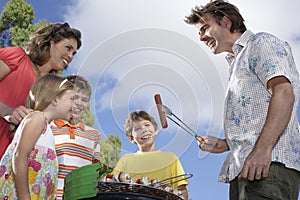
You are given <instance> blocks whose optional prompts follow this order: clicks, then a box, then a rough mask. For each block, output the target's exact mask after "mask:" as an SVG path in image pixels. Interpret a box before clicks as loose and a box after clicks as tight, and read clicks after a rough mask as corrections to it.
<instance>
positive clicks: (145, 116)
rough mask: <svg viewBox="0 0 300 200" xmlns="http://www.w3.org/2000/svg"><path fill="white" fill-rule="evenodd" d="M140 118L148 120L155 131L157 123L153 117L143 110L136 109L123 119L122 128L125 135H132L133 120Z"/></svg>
mask: <svg viewBox="0 0 300 200" xmlns="http://www.w3.org/2000/svg"><path fill="white" fill-rule="evenodd" d="M140 120H147V121H150V122H151V123H152V125H153V126H154V129H155V131H157V123H156V121H155V119H154V118H153V117H152V116H151V115H149V114H148V113H147V112H145V111H143V110H136V111H134V112H132V113H130V114H129V115H128V117H127V119H126V120H125V124H124V128H125V132H126V135H127V136H132V129H133V122H134V121H140Z"/></svg>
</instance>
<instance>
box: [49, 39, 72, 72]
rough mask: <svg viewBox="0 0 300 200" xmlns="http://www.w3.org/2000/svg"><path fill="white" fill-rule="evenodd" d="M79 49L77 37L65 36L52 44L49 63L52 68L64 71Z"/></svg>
mask: <svg viewBox="0 0 300 200" xmlns="http://www.w3.org/2000/svg"><path fill="white" fill-rule="evenodd" d="M76 51H77V41H76V39H75V38H65V39H62V40H61V41H59V42H57V43H54V42H51V46H50V59H49V61H48V63H49V64H50V65H51V66H52V69H54V70H56V71H62V70H64V69H65V67H66V66H67V65H68V64H69V63H71V62H72V60H73V56H74V55H75V54H76Z"/></svg>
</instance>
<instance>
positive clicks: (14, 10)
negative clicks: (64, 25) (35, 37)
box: [0, 0, 49, 47]
mask: <svg viewBox="0 0 300 200" xmlns="http://www.w3.org/2000/svg"><path fill="white" fill-rule="evenodd" d="M34 18H35V15H34V10H33V7H32V5H30V4H28V3H27V2H26V0H11V1H9V2H7V3H6V5H5V6H4V8H3V11H2V13H1V16H0V47H5V46H20V47H24V46H25V44H26V43H27V42H28V40H29V36H30V34H31V33H33V32H34V31H36V30H37V29H38V28H39V27H41V26H44V25H45V24H48V23H49V22H45V21H41V22H39V23H37V24H33V23H32V21H33V19H34Z"/></svg>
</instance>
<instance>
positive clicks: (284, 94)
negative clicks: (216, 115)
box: [239, 76, 295, 181]
mask: <svg viewBox="0 0 300 200" xmlns="http://www.w3.org/2000/svg"><path fill="white" fill-rule="evenodd" d="M268 88H269V91H270V93H271V94H272V98H271V101H270V104H269V109H268V114H267V118H266V121H265V124H264V127H263V129H262V132H261V134H260V136H259V138H258V140H257V142H256V145H255V147H254V149H253V150H252V152H251V153H250V154H249V156H248V157H247V158H246V160H245V163H244V166H243V169H242V171H241V174H240V176H239V177H240V178H245V179H248V180H250V181H252V180H254V179H256V180H260V179H261V178H266V177H267V176H268V173H269V167H270V164H271V161H272V149H273V147H274V146H275V144H276V143H277V141H278V139H279V138H280V136H281V134H282V133H283V131H284V130H285V128H286V127H287V124H288V122H289V120H290V117H291V113H292V109H293V104H294V101H295V97H294V93H293V90H292V86H291V83H290V82H289V80H288V79H287V78H285V77H283V76H279V77H275V78H273V79H271V80H269V82H268Z"/></svg>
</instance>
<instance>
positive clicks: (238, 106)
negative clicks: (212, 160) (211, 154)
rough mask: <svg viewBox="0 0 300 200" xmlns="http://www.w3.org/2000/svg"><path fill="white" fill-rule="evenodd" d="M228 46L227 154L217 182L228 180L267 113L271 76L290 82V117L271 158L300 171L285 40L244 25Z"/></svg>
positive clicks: (295, 79)
mask: <svg viewBox="0 0 300 200" xmlns="http://www.w3.org/2000/svg"><path fill="white" fill-rule="evenodd" d="M233 51H234V53H235V55H237V56H236V57H232V56H230V55H227V57H226V59H227V61H228V63H229V65H230V69H229V83H228V88H227V96H226V101H225V112H224V132H225V136H226V139H227V143H228V145H229V147H230V153H229V154H228V156H227V158H226V160H225V162H224V165H223V167H222V169H221V172H220V176H219V181H221V182H228V181H231V180H233V179H234V178H235V177H236V176H238V174H239V173H240V171H241V170H242V167H243V163H244V161H245V159H246V157H247V156H248V155H249V153H250V152H251V150H252V149H253V147H254V145H255V142H256V140H257V138H258V136H259V135H260V133H261V130H262V128H263V126H264V123H265V120H266V117H267V112H268V107H269V103H270V99H271V98H272V96H271V94H270V93H269V92H268V89H267V82H268V81H269V80H270V79H272V78H274V77H277V76H284V77H286V78H287V79H288V80H289V81H290V82H291V85H292V88H293V92H294V95H295V103H294V107H293V113H292V116H291V119H290V122H289V124H288V126H287V128H286V129H285V131H284V133H283V134H282V136H281V137H280V139H279V141H278V142H277V144H276V145H275V147H274V148H273V151H272V161H275V162H280V163H283V164H285V166H286V167H288V168H292V169H296V170H298V171H300V132H299V123H298V118H297V108H298V104H299V92H300V81H299V74H298V72H297V68H296V65H295V62H294V59H293V56H292V52H291V49H290V47H289V45H288V44H287V43H286V42H283V41H281V40H280V39H278V38H277V37H275V36H273V35H271V34H268V33H258V34H253V33H252V32H251V31H249V30H248V31H246V32H245V33H243V34H242V36H241V37H240V38H239V39H238V40H237V41H236V42H235V44H234V46H233Z"/></svg>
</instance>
